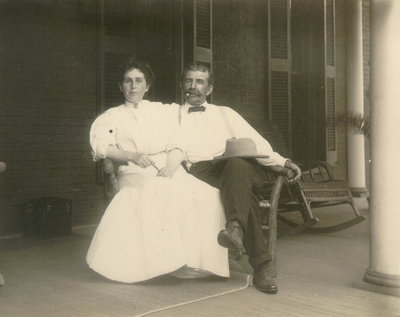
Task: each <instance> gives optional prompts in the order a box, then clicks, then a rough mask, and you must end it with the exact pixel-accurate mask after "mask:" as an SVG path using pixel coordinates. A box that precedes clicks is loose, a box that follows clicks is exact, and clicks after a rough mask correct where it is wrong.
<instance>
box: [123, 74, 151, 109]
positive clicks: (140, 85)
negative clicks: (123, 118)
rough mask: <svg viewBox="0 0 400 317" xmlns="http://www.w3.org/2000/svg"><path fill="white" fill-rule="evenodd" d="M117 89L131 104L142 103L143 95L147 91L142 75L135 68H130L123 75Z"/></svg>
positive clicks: (147, 87)
mask: <svg viewBox="0 0 400 317" xmlns="http://www.w3.org/2000/svg"><path fill="white" fill-rule="evenodd" d="M119 88H120V89H121V91H122V92H123V93H124V96H125V99H126V101H129V102H132V103H139V102H140V101H142V100H143V96H144V94H145V93H146V92H147V91H148V90H149V86H147V83H146V79H145V78H144V75H143V73H142V72H141V71H140V70H138V69H136V68H132V69H130V70H128V71H127V72H126V73H125V74H124V79H123V80H122V83H120V84H119Z"/></svg>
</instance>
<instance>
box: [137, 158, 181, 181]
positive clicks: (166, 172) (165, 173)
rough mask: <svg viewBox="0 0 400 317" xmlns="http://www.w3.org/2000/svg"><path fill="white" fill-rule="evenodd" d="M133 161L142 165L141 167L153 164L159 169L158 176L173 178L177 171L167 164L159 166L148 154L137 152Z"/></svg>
mask: <svg viewBox="0 0 400 317" xmlns="http://www.w3.org/2000/svg"><path fill="white" fill-rule="evenodd" d="M132 162H133V163H135V164H136V165H137V166H140V167H141V168H148V167H149V166H153V167H154V168H155V169H156V170H157V171H158V173H157V176H162V177H168V178H171V177H172V176H173V175H174V173H175V171H172V170H171V169H170V168H168V167H167V166H164V167H162V168H158V167H157V166H156V164H155V162H154V161H153V159H152V158H151V157H150V156H149V155H148V154H143V153H135V156H134V157H133V159H132Z"/></svg>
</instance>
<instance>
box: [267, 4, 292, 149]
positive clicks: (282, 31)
mask: <svg viewBox="0 0 400 317" xmlns="http://www.w3.org/2000/svg"><path fill="white" fill-rule="evenodd" d="M267 34H268V37H267V47H268V50H267V53H268V54H267V62H266V65H267V74H268V79H267V82H268V84H267V93H268V115H269V120H271V121H273V122H274V123H275V124H277V125H278V127H279V130H280V131H281V133H282V136H283V138H284V140H285V142H286V145H287V147H288V149H289V152H290V153H291V150H292V137H291V44H290V1H282V0H269V1H268V33H267Z"/></svg>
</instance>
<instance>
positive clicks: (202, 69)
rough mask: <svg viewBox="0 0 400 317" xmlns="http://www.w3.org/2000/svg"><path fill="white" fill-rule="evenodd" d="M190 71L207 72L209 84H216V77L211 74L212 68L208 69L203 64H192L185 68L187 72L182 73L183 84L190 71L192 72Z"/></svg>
mask: <svg viewBox="0 0 400 317" xmlns="http://www.w3.org/2000/svg"><path fill="white" fill-rule="evenodd" d="M190 70H191V71H194V72H195V71H200V72H203V73H206V72H207V73H208V84H209V85H212V84H213V83H214V75H213V73H212V72H211V70H210V68H208V67H207V66H205V65H202V64H190V65H188V66H187V67H186V68H185V70H184V71H183V73H182V78H181V82H183V81H184V80H185V76H186V73H187V72H188V71H190Z"/></svg>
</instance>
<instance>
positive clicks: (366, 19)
mask: <svg viewBox="0 0 400 317" xmlns="http://www.w3.org/2000/svg"><path fill="white" fill-rule="evenodd" d="M370 5H371V1H370V0H363V2H362V10H363V12H362V14H363V16H362V23H363V56H364V60H363V63H364V115H365V116H368V117H370V109H371V103H370V55H371V48H370V32H371V31H370V28H371V8H370ZM370 158H371V154H370V142H369V140H368V139H366V140H365V178H366V185H367V188H368V189H369V188H371V187H370V182H371V175H370V174H371V171H370V168H371V163H370Z"/></svg>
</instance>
